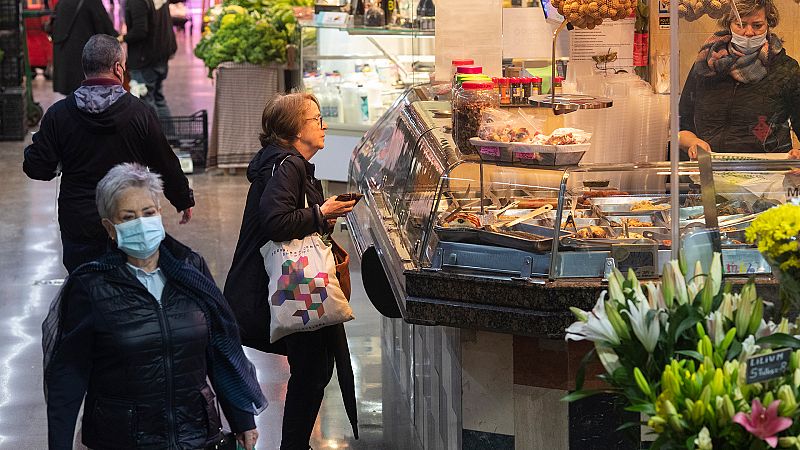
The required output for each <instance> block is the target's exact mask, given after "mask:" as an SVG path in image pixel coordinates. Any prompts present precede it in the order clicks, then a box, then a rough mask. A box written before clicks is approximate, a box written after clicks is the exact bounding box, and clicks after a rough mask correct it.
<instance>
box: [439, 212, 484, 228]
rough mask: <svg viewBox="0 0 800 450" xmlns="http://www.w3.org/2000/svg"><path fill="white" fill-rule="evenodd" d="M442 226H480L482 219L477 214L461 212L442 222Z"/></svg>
mask: <svg viewBox="0 0 800 450" xmlns="http://www.w3.org/2000/svg"><path fill="white" fill-rule="evenodd" d="M442 226H443V227H448V228H480V227H481V219H480V217H478V216H477V215H475V214H470V213H463V212H461V213H458V214H456V215H454V216H452V217H450V218H449V219H448V220H447V222H444V223H442Z"/></svg>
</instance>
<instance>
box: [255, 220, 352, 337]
mask: <svg viewBox="0 0 800 450" xmlns="http://www.w3.org/2000/svg"><path fill="white" fill-rule="evenodd" d="M261 256H263V257H264V268H265V269H266V270H267V275H268V276H269V311H270V316H271V318H270V324H269V341H270V342H271V343H272V342H275V341H277V340H278V339H280V338H282V337H284V336H286V335H288V334H292V333H295V332H298V331H313V330H318V329H320V328H322V327H324V326H328V325H335V324H337V323H343V322H347V321H348V320H353V319H354V317H353V310H352V309H351V308H350V303H349V302H348V301H347V298H346V297H345V296H344V293H343V292H342V288H341V287H340V286H339V279H338V278H337V277H336V260H335V259H334V257H333V253H332V252H331V247H330V246H329V245H326V244H325V242H323V241H322V238H321V237H320V236H319V234H317V233H314V234H311V235H309V236H306V237H304V238H303V239H293V240H291V241H287V242H273V241H269V242H267V243H266V244H264V246H263V247H261Z"/></svg>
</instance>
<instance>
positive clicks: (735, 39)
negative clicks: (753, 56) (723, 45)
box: [731, 31, 769, 53]
mask: <svg viewBox="0 0 800 450" xmlns="http://www.w3.org/2000/svg"><path fill="white" fill-rule="evenodd" d="M767 34H769V33H764V34H760V35H758V36H753V37H747V36H742V35H740V34H736V33H734V32H732V31H731V44H733V45H735V46H736V47H737V48H738V49H739V50H740V51H742V52H744V53H752V52H753V51H755V50H757V49H760V48H761V47H762V46H763V45H764V43H765V42H767Z"/></svg>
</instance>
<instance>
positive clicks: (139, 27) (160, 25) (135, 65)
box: [125, 0, 178, 70]
mask: <svg viewBox="0 0 800 450" xmlns="http://www.w3.org/2000/svg"><path fill="white" fill-rule="evenodd" d="M125 23H126V24H128V34H126V35H125V42H127V43H128V70H139V69H144V68H146V67H152V66H154V65H156V64H160V63H165V62H167V60H169V59H170V58H171V57H172V55H174V54H175V51H177V49H178V45H177V43H176V41H175V32H174V31H173V30H172V17H170V15H169V2H167V1H165V0H156V1H154V0H128V1H127V2H126V3H125Z"/></svg>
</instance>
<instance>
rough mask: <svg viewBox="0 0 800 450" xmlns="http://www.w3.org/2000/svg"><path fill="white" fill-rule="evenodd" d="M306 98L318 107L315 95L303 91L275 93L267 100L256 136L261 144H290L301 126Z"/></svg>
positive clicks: (284, 145) (286, 145) (285, 145)
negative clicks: (259, 130)
mask: <svg viewBox="0 0 800 450" xmlns="http://www.w3.org/2000/svg"><path fill="white" fill-rule="evenodd" d="M306 100H311V101H312V102H314V103H316V104H317V107H319V101H317V99H316V97H314V96H313V95H311V94H306V93H303V92H294V93H291V94H284V95H276V96H275V97H273V98H272V99H271V100H270V101H269V102H267V106H266V107H264V113H263V114H261V134H260V135H259V136H258V139H259V140H260V141H261V145H263V146H264V147H266V146H267V145H269V144H275V145H280V146H282V147H288V146H290V145H291V144H292V142H294V141H295V140H296V139H297V134H298V133H300V129H301V128H303V120H304V119H305V118H304V117H303V112H304V109H305V103H306Z"/></svg>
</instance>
